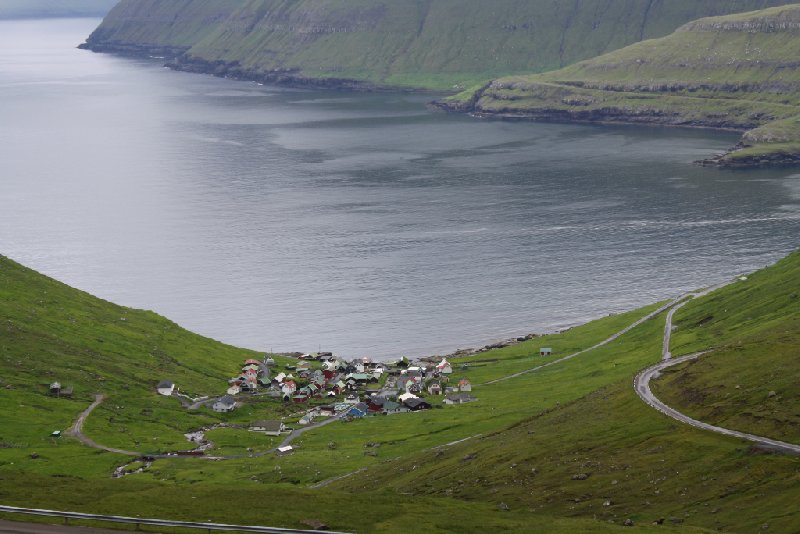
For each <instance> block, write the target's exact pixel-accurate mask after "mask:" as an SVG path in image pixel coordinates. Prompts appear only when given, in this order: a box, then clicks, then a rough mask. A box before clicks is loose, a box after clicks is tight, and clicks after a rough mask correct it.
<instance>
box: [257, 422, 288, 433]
mask: <svg viewBox="0 0 800 534" xmlns="http://www.w3.org/2000/svg"><path fill="white" fill-rule="evenodd" d="M250 428H263V429H264V430H266V431H267V432H279V431H280V430H282V429H283V423H282V422H280V421H256V422H255V423H253V424H251V425H250Z"/></svg>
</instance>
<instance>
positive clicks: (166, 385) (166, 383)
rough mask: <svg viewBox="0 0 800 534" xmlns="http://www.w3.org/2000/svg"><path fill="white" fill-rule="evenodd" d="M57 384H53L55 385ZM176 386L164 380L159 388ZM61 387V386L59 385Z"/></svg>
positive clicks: (159, 384)
mask: <svg viewBox="0 0 800 534" xmlns="http://www.w3.org/2000/svg"><path fill="white" fill-rule="evenodd" d="M55 384H58V382H56V383H55ZM55 384H53V385H55ZM174 385H175V384H173V383H172V381H170V380H162V381H161V382H159V383H158V387H159V388H171V387H172V386H174ZM51 387H52V386H51ZM59 387H60V384H59Z"/></svg>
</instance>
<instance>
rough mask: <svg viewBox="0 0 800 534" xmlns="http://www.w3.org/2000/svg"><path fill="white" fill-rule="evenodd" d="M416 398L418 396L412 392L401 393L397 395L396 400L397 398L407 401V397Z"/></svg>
mask: <svg viewBox="0 0 800 534" xmlns="http://www.w3.org/2000/svg"><path fill="white" fill-rule="evenodd" d="M418 398H419V397H417V396H416V395H414V394H413V393H403V394H402V395H400V396H399V397H397V400H399V401H400V402H405V401H407V400H408V399H418Z"/></svg>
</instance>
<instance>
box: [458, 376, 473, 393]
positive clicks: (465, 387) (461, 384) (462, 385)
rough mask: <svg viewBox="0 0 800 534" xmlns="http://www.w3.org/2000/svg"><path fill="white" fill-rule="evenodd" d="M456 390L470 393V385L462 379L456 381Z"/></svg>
mask: <svg viewBox="0 0 800 534" xmlns="http://www.w3.org/2000/svg"><path fill="white" fill-rule="evenodd" d="M458 389H459V390H460V391H466V392H469V391H472V383H470V381H469V380H467V379H466V378H462V379H461V380H459V381H458Z"/></svg>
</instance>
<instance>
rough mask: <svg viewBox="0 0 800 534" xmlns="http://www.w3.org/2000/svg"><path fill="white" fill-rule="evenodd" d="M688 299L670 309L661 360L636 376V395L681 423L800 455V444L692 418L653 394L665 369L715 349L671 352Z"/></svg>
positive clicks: (717, 287)
mask: <svg viewBox="0 0 800 534" xmlns="http://www.w3.org/2000/svg"><path fill="white" fill-rule="evenodd" d="M724 285H726V284H722V285H719V286H714V287H712V288H709V289H707V290H705V291H702V292H700V293H694V294H693V295H692V296H694V297H695V298H699V297H702V296H705V295H707V294H708V293H711V292H712V291H714V290H716V289H719V288H720V287H722V286H724ZM687 302H689V301H684V302H681V303H679V304H675V305H674V306H673V307H672V308H671V309H670V312H669V313H668V314H667V322H666V325H665V327H664V343H663V347H662V354H661V356H662V359H661V362H659V363H657V364H656V365H653V366H652V367H648V368H647V369H645V370H644V371H642V372H640V373H639V374H638V375H636V378H634V380H633V388H634V389H635V390H636V394H637V395H639V397H640V398H641V399H642V400H643V401H644V402H645V403H647V404H648V405H650V406H652V407H653V408H655V409H656V410H658V411H660V412H661V413H663V414H665V415H667V416H668V417H671V418H673V419H675V420H676V421H680V422H681V423H685V424H687V425H690V426H693V427H695V428H699V429H701V430H708V431H709V432H716V433H717V434H722V435H725V436H731V437H734V438H740V439H744V440H747V441H752V442H754V443H758V444H759V445H762V446H764V447H767V448H769V449H772V450H776V451H780V452H785V453H788V454H797V455H800V445H794V444H792V443H786V442H784V441H778V440H774V439H770V438H765V437H763V436H756V435H754V434H747V433H745V432H739V431H737V430H730V429H727V428H722V427H719V426H714V425H709V424H708V423H703V422H701V421H698V420H696V419H692V418H691V417H689V416H687V415H684V414H682V413H681V412H679V411H678V410H675V409H674V408H670V407H669V406H667V405H666V404H664V403H663V402H661V401H660V400H658V398H656V396H655V395H654V394H653V391H652V390H651V389H650V381H651V380H652V379H653V378H658V376H659V375H660V374H661V372H662V371H663V370H664V369H667V368H669V367H672V366H674V365H680V364H682V363H684V362H688V361H691V360H696V359H697V358H699V357H700V356H702V355H704V354H708V353H709V352H711V350H707V351H704V352H697V353H694V354H688V355H686V356H681V357H680V358H672V352H670V350H669V347H670V340H671V338H672V330H673V324H672V318H673V316H674V315H675V312H676V311H678V310H679V309H680V308H681V307H682V306H684V305H685V304H686V303H687Z"/></svg>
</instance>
